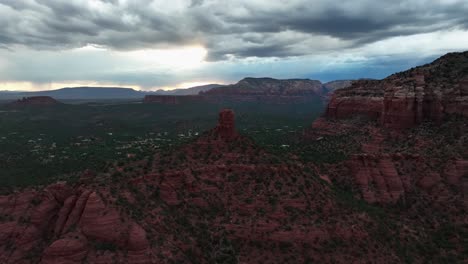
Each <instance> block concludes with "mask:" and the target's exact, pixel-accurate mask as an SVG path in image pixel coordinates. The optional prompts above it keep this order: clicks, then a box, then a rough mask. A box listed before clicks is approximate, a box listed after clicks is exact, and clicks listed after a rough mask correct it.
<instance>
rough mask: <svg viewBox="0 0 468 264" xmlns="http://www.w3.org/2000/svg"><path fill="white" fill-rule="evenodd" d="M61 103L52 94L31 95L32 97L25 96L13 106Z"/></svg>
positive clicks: (12, 104)
mask: <svg viewBox="0 0 468 264" xmlns="http://www.w3.org/2000/svg"><path fill="white" fill-rule="evenodd" d="M56 104H59V102H58V101H57V100H55V99H54V98H52V97H50V96H31V97H23V98H22V99H19V100H17V101H15V102H13V103H11V104H10V105H11V106H28V105H30V106H48V105H56Z"/></svg>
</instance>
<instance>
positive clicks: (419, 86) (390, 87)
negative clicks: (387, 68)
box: [326, 52, 468, 129]
mask: <svg viewBox="0 0 468 264" xmlns="http://www.w3.org/2000/svg"><path fill="white" fill-rule="evenodd" d="M467 79H468V52H463V53H450V54H447V55H445V56H443V57H441V58H439V59H437V60H436V61H434V62H433V63H430V64H427V65H424V66H420V67H416V68H413V69H411V70H408V71H405V72H401V73H397V74H393V75H391V76H389V77H387V78H385V79H383V80H381V81H369V80H364V81H362V80H361V81H356V82H354V83H353V84H352V86H351V87H348V88H345V89H341V90H338V91H337V92H336V93H335V94H334V95H333V97H332V99H331V102H330V104H329V106H328V108H327V112H326V116H327V117H329V118H336V119H341V118H349V117H351V116H355V115H357V114H359V115H362V116H365V117H368V118H371V119H375V120H378V121H379V122H380V123H381V124H382V125H383V126H385V127H389V128H394V129H403V128H409V127H413V126H414V125H416V124H420V123H421V122H423V121H425V120H432V121H440V120H441V119H442V118H443V117H444V116H446V115H447V114H459V115H463V116H468V92H467V89H468V88H467V81H466V80H467Z"/></svg>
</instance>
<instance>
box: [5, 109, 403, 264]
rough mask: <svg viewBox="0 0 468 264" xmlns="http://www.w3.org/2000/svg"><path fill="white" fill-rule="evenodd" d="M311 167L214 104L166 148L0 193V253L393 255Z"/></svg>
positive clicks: (34, 258)
mask: <svg viewBox="0 0 468 264" xmlns="http://www.w3.org/2000/svg"><path fill="white" fill-rule="evenodd" d="M315 171H316V169H315V167H314V166H306V165H304V164H302V163H301V162H300V161H299V160H297V158H294V156H291V157H290V159H287V160H282V159H280V158H279V157H277V156H275V155H272V154H269V153H268V152H266V151H265V150H263V149H262V148H259V147H258V146H256V145H255V144H254V143H253V142H252V141H251V140H250V139H248V138H245V137H244V136H242V135H240V134H239V133H238V132H237V131H236V129H235V126H234V115H233V113H232V111H230V110H224V111H222V112H221V114H220V120H219V123H218V126H217V127H216V128H214V129H213V130H210V131H208V132H206V133H205V134H203V135H201V136H200V137H199V138H197V139H195V140H194V141H193V142H192V143H190V144H188V145H186V146H183V147H181V148H180V149H179V150H177V151H175V152H169V153H166V154H161V155H155V156H154V157H148V158H147V159H145V160H141V161H136V162H131V163H128V164H117V165H116V167H114V168H112V169H111V170H110V171H109V172H108V173H105V174H100V175H95V174H93V173H84V174H83V175H82V177H81V180H80V181H78V182H77V183H74V184H72V183H57V184H53V185H50V186H48V187H45V188H37V189H28V190H24V191H22V192H18V193H14V194H11V195H6V196H2V197H1V198H0V203H1V205H2V206H1V208H2V209H1V210H2V211H1V215H2V222H1V225H2V226H1V227H2V228H1V229H0V230H1V231H0V232H1V233H0V234H1V237H2V240H3V241H6V243H4V244H3V245H2V246H1V251H0V252H1V255H0V259H1V261H2V262H4V263H17V262H19V261H23V262H25V263H37V262H39V261H41V262H42V263H63V262H67V263H81V262H82V261H87V262H91V263H94V262H105V263H108V262H112V261H117V262H125V263H174V262H177V263H193V262H197V263H236V262H247V263H260V262H267V263H278V262H281V263H287V262H294V263H297V262H307V261H309V262H310V261H312V262H317V261H321V262H330V263H331V262H341V263H345V262H349V261H359V260H360V259H363V258H364V259H369V260H373V261H375V262H378V263H392V262H396V261H398V256H397V255H396V254H395V252H394V250H393V249H392V248H391V247H389V246H388V244H387V243H386V241H385V238H383V239H382V238H380V237H378V234H380V233H381V232H382V230H381V227H380V225H381V223H380V222H377V221H376V218H374V217H379V216H378V215H379V213H378V212H375V213H374V212H373V213H371V214H373V215H372V216H371V215H369V214H368V213H366V212H363V211H362V210H356V209H355V208H352V207H348V206H347V205H346V204H345V203H344V202H343V201H342V200H341V199H339V197H337V195H336V192H335V191H334V190H333V187H332V186H330V184H329V183H327V179H326V178H323V179H322V178H321V177H320V176H319V175H318V174H316V172H315ZM363 206H365V205H363ZM380 235H382V234H380Z"/></svg>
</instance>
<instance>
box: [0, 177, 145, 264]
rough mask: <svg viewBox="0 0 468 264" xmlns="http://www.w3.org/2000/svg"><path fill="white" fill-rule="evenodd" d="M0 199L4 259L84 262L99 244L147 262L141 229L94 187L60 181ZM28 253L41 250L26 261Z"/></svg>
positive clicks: (132, 260) (143, 234)
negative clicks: (92, 188)
mask: <svg viewBox="0 0 468 264" xmlns="http://www.w3.org/2000/svg"><path fill="white" fill-rule="evenodd" d="M0 204H1V209H0V210H1V211H0V213H1V215H2V216H6V217H8V221H7V222H2V224H1V226H2V227H3V228H1V229H0V233H1V235H0V236H1V240H2V241H4V242H5V244H3V245H2V246H1V247H0V261H1V262H2V263H38V262H39V260H41V263H82V262H83V261H84V260H85V259H87V258H88V259H89V257H90V256H92V255H94V254H95V252H96V250H99V247H100V246H99V245H105V246H106V247H108V248H116V249H125V250H126V251H128V255H129V256H130V255H133V256H138V258H139V259H138V260H137V259H132V258H130V257H128V259H126V260H125V258H122V257H120V258H122V261H125V262H128V263H149V259H148V254H147V250H148V247H149V244H148V240H147V239H146V233H145V231H144V230H143V229H142V228H141V227H140V226H139V225H138V224H137V223H135V222H134V221H132V220H131V219H128V217H127V216H125V215H123V214H121V213H119V212H118V211H116V209H115V208H113V207H111V206H108V205H106V204H105V203H104V202H103V200H102V198H101V197H100V195H99V194H98V193H97V192H96V191H91V190H88V189H85V188H77V189H75V190H73V189H71V186H69V185H67V184H65V183H58V184H54V185H51V186H49V187H47V188H46V189H45V190H44V191H38V192H28V193H17V194H12V195H8V196H0ZM44 242H48V243H46V244H44ZM49 243H50V244H49ZM44 245H46V247H45V248H44ZM47 245H48V246H47ZM93 245H94V246H93ZM41 248H42V250H43V251H40V249H41ZM38 250H39V251H38ZM41 252H42V253H41ZM32 253H34V254H38V255H39V256H36V259H31V261H30V262H27V261H26V260H25V256H27V255H28V254H32ZM40 255H42V257H40Z"/></svg>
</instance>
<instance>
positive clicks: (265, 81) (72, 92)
mask: <svg viewBox="0 0 468 264" xmlns="http://www.w3.org/2000/svg"><path fill="white" fill-rule="evenodd" d="M349 85H351V81H350V80H344V81H334V82H329V83H325V84H322V83H321V82H320V81H315V80H309V79H289V80H277V79H273V78H244V79H242V80H241V81H239V82H238V83H236V84H232V85H220V84H208V85H202V86H195V87H190V88H186V89H175V90H158V91H137V90H134V89H132V88H124V87H67V88H61V89H57V90H46V91H35V92H23V91H0V100H17V99H21V98H23V97H31V96H50V97H52V98H54V99H57V100H67V99H69V100H105V99H143V98H144V97H145V96H146V95H174V96H181V95H197V94H199V93H201V94H205V95H219V96H223V95H228V94H252V93H253V94H269V95H270V94H271V95H291V94H292V95H309V94H314V95H319V96H322V95H326V94H327V93H329V92H331V91H333V90H335V89H338V88H344V87H347V86H349Z"/></svg>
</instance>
